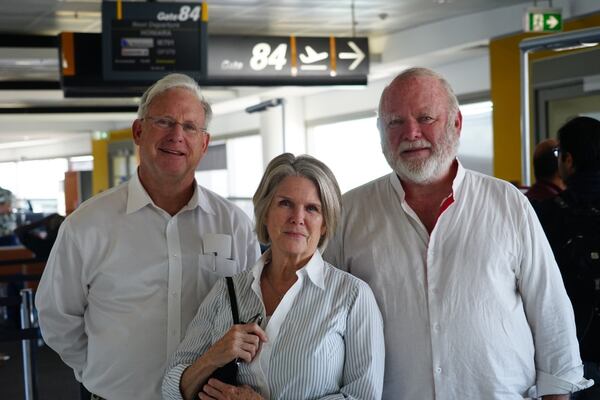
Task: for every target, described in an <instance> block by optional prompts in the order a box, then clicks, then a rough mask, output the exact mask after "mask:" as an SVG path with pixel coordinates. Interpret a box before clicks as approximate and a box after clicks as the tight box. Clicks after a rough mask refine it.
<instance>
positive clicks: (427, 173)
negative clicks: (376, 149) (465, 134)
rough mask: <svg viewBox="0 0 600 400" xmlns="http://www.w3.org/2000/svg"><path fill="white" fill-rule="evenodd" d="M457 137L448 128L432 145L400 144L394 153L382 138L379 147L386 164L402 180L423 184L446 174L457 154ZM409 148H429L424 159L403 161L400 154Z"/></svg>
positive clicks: (417, 141) (425, 141) (386, 140)
mask: <svg viewBox="0 0 600 400" xmlns="http://www.w3.org/2000/svg"><path fill="white" fill-rule="evenodd" d="M458 144H459V136H458V135H457V134H456V132H455V129H454V127H449V129H448V130H447V131H446V134H445V135H442V137H441V138H440V142H439V143H438V144H437V145H435V146H434V145H433V144H432V143H430V142H428V141H427V140H425V139H420V140H415V141H413V142H408V141H404V142H401V143H400V144H399V145H398V147H397V149H396V152H393V151H392V150H391V149H390V146H389V142H388V139H387V137H384V138H382V141H381V147H382V150H383V154H384V156H385V159H386V160H387V162H388V164H389V165H390V167H392V169H393V170H394V172H395V173H396V174H398V176H399V177H400V179H402V180H407V181H410V182H413V183H418V184H424V183H430V182H433V181H435V180H436V179H438V178H440V177H442V176H443V175H444V174H445V173H447V172H448V170H449V169H450V166H451V165H452V162H453V161H454V159H455V158H456V154H457V152H458ZM411 148H431V149H432V152H431V155H430V156H429V157H427V158H425V159H415V160H404V159H402V156H401V153H402V151H404V150H407V149H411Z"/></svg>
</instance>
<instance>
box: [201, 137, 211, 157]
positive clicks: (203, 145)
mask: <svg viewBox="0 0 600 400" xmlns="http://www.w3.org/2000/svg"><path fill="white" fill-rule="evenodd" d="M209 143H210V133H208V132H206V133H204V134H203V135H202V139H201V140H200V151H201V152H202V156H204V155H205V154H206V152H207V151H208V144H209Z"/></svg>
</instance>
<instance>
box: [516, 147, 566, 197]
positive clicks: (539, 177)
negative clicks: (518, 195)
mask: <svg viewBox="0 0 600 400" xmlns="http://www.w3.org/2000/svg"><path fill="white" fill-rule="evenodd" d="M533 174H534V176H535V183H534V184H533V186H531V188H530V189H529V190H528V191H527V193H525V196H527V198H528V199H529V200H530V201H531V202H537V201H544V200H546V199H549V198H552V197H554V196H556V195H558V194H559V193H560V192H562V191H563V190H565V183H564V182H563V180H562V179H561V177H560V174H559V172H558V141H557V140H556V139H546V140H543V141H541V142H540V143H538V144H537V146H535V150H534V152H533Z"/></svg>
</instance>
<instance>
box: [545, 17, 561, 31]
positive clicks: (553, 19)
mask: <svg viewBox="0 0 600 400" xmlns="http://www.w3.org/2000/svg"><path fill="white" fill-rule="evenodd" d="M559 22H560V21H559V20H557V19H556V17H555V16H554V15H550V16H549V17H548V19H546V25H548V28H550V29H554V28H556V25H558V24H559Z"/></svg>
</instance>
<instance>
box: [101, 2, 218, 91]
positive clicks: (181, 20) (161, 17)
mask: <svg viewBox="0 0 600 400" xmlns="http://www.w3.org/2000/svg"><path fill="white" fill-rule="evenodd" d="M120 6H122V9H121V8H119V7H120ZM206 18H207V13H206V9H205V8H204V6H203V4H202V3H159V2H152V3H151V2H143V3H139V2H122V3H121V4H118V3H116V2H111V1H103V2H102V56H103V57H102V58H103V64H102V65H103V69H102V71H103V75H104V79H105V80H132V81H150V82H151V81H155V80H157V79H159V78H161V77H162V76H164V75H165V74H167V73H170V72H175V71H177V72H181V73H185V74H188V75H190V76H192V77H193V78H195V79H197V80H198V79H201V78H202V77H203V76H204V74H205V73H206Z"/></svg>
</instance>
